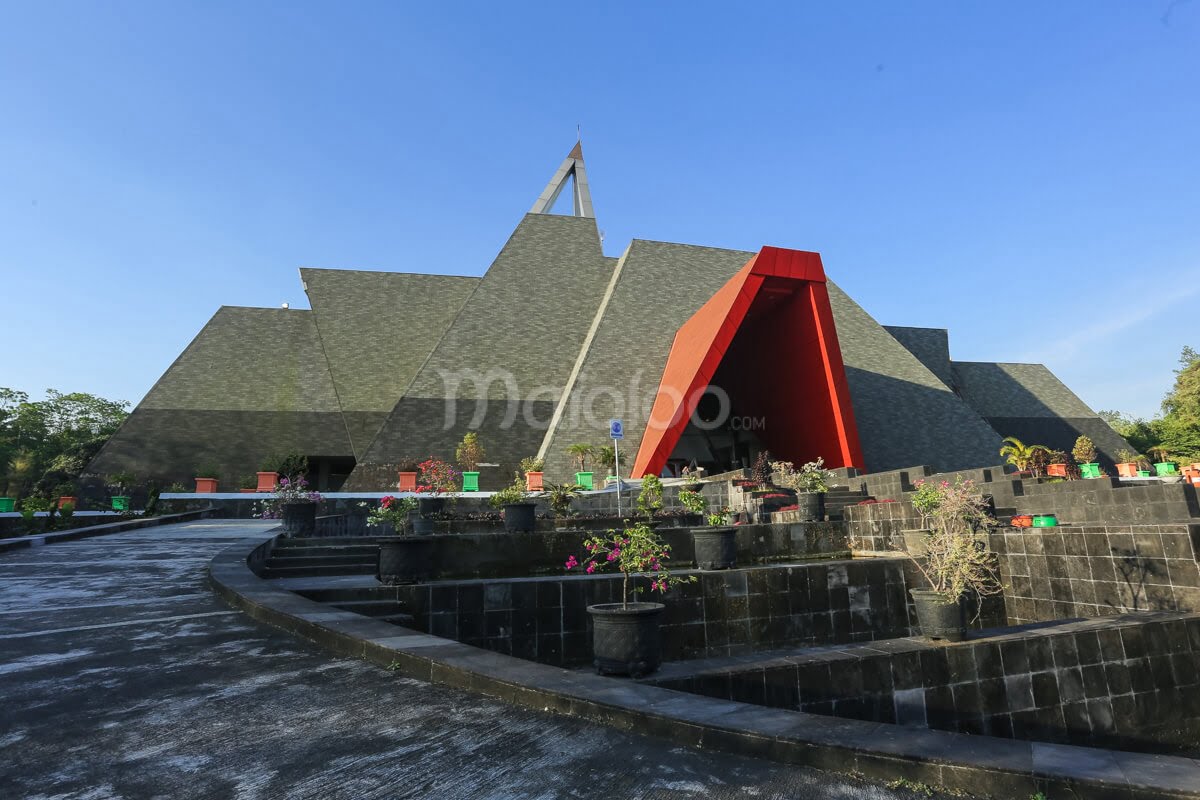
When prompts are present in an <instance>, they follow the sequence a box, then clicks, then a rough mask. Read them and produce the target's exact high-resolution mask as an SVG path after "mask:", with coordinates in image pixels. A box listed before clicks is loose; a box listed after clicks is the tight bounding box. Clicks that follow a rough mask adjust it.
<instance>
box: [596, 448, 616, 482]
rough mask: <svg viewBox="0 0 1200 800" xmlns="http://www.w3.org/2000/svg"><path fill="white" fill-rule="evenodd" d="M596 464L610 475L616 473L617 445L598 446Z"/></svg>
mask: <svg viewBox="0 0 1200 800" xmlns="http://www.w3.org/2000/svg"><path fill="white" fill-rule="evenodd" d="M596 464H597V465H598V466H599V467H600V468H601V469H603V470H605V472H606V474H608V475H616V469H617V447H616V445H612V444H609V445H605V446H603V447H598V448H596Z"/></svg>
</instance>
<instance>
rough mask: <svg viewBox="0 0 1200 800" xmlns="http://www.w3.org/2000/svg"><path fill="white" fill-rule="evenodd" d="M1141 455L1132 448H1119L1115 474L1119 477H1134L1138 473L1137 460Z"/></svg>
mask: <svg viewBox="0 0 1200 800" xmlns="http://www.w3.org/2000/svg"><path fill="white" fill-rule="evenodd" d="M1141 458H1142V457H1141V456H1140V455H1139V454H1137V453H1135V452H1133V451H1132V450H1125V449H1121V450H1118V451H1117V475H1118V476H1119V477H1121V478H1136V477H1137V473H1138V461H1139V460H1140V459H1141Z"/></svg>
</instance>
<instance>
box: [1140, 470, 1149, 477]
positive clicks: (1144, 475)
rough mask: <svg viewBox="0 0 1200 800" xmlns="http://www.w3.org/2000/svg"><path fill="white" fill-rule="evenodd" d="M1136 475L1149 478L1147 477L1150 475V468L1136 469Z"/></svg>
mask: <svg viewBox="0 0 1200 800" xmlns="http://www.w3.org/2000/svg"><path fill="white" fill-rule="evenodd" d="M1138 477H1139V478H1149V477H1150V470H1148V469H1139V470H1138Z"/></svg>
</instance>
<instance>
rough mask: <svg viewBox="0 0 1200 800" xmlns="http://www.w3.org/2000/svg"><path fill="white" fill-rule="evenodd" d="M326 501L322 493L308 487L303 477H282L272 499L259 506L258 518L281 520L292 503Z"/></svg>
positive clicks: (272, 494)
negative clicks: (284, 508) (284, 509)
mask: <svg viewBox="0 0 1200 800" xmlns="http://www.w3.org/2000/svg"><path fill="white" fill-rule="evenodd" d="M322 499H324V498H322V497H321V493H320V492H316V491H313V490H312V489H309V487H308V481H307V480H305V479H304V476H303V475H294V476H292V477H286V476H285V477H281V478H280V479H279V482H278V483H277V484H275V491H274V492H272V493H271V497H270V498H269V499H267V500H264V501H262V502H261V503H258V504H257V511H258V513H257V516H258V517H259V518H261V519H279V517H280V516H281V514H280V512H281V510H282V509H283V507H284V506H285V505H288V504H291V503H319V502H321V500H322Z"/></svg>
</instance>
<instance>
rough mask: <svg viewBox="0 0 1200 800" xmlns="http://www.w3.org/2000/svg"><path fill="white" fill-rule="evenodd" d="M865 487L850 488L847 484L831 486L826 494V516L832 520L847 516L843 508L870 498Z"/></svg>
mask: <svg viewBox="0 0 1200 800" xmlns="http://www.w3.org/2000/svg"><path fill="white" fill-rule="evenodd" d="M870 499H871V497H870V495H868V494H867V492H866V490H865V489H849V488H847V487H845V486H831V487H829V491H828V492H826V494H825V516H826V518H827V519H829V520H831V521H836V520H842V519H845V518H846V515H845V513H844V511H843V509H845V508H846V506H852V505H855V504H857V503H861V502H862V501H863V500H870Z"/></svg>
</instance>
